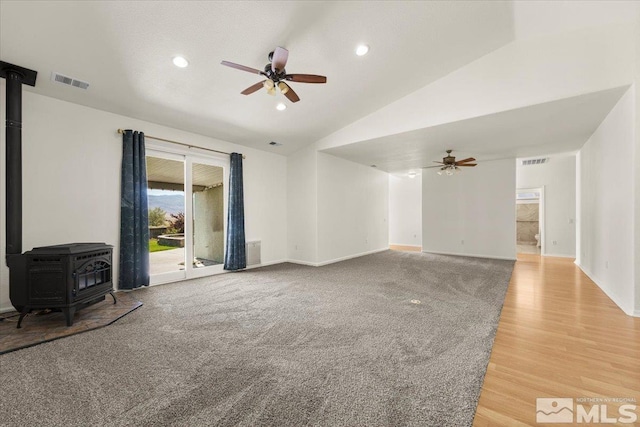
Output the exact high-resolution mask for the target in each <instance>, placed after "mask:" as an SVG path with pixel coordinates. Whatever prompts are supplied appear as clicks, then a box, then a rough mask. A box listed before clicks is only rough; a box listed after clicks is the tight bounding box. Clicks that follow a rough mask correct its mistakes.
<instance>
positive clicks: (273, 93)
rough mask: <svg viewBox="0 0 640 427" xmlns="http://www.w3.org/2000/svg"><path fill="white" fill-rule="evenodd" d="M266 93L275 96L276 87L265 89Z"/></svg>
mask: <svg viewBox="0 0 640 427" xmlns="http://www.w3.org/2000/svg"><path fill="white" fill-rule="evenodd" d="M267 93H268V94H269V95H271V96H276V88H275V87H271V88H269V89H267Z"/></svg>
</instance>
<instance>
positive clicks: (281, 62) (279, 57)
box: [271, 46, 289, 73]
mask: <svg viewBox="0 0 640 427" xmlns="http://www.w3.org/2000/svg"><path fill="white" fill-rule="evenodd" d="M288 58H289V51H288V50H287V49H285V48H283V47H279V46H278V47H277V48H276V50H274V51H273V58H272V59H271V69H272V70H273V72H274V73H278V72H282V70H284V67H285V65H287V59H288ZM276 70H277V71H276Z"/></svg>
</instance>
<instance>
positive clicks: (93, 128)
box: [0, 80, 287, 309]
mask: <svg viewBox="0 0 640 427" xmlns="http://www.w3.org/2000/svg"><path fill="white" fill-rule="evenodd" d="M4 88H5V86H4V80H2V83H0V90H1V91H2V93H0V98H1V99H3V100H4V99H5V92H4ZM1 104H2V106H1V107H0V108H2V114H1V115H2V124H3V126H2V136H1V137H0V138H1V140H2V146H3V147H4V137H5V132H4V101H3V102H2V103H1ZM118 128H124V129H136V130H141V131H144V132H145V133H147V134H149V135H156V136H159V137H163V138H168V139H173V140H177V141H182V142H189V143H193V144H194V145H199V146H203V147H209V148H214V149H218V150H223V151H238V152H242V153H244V154H245V155H246V156H247V158H246V160H245V161H244V165H243V166H244V185H245V187H244V188H245V220H246V235H247V240H262V261H263V263H269V262H275V261H282V260H285V259H286V256H287V254H286V242H287V240H286V233H287V228H286V227H287V222H286V221H287V210H286V203H287V200H286V167H287V165H286V158H285V157H283V156H279V155H275V154H270V153H267V152H263V151H259V150H254V149H250V148H247V147H243V146H238V145H235V144H231V143H228V142H225V141H220V140H216V139H213V138H208V137H204V136H201V135H196V134H193V133H189V132H184V131H180V130H176V129H172V128H168V127H165V126H160V125H157V124H153V123H149V122H145V121H141V120H135V119H131V118H128V117H124V116H120V115H116V114H111V113H107V112H104V111H100V110H95V109H91V108H87V107H83V106H80V105H77V104H71V103H68V102H64V101H59V100H56V99H53V98H48V97H44V96H41V95H36V94H34V93H31V92H27V91H24V95H23V133H22V134H23V138H22V142H23V144H22V146H23V177H24V180H23V191H24V194H23V212H24V216H23V221H24V228H23V250H29V249H31V248H33V247H35V246H43V245H50V244H56V243H66V242H76V241H77V242H88V241H97V242H106V243H109V244H112V245H114V246H116V248H115V250H114V264H115V265H116V272H115V277H118V275H117V265H118V250H117V246H118V240H119V214H120V208H119V206H120V198H119V197H120V196H119V194H120V161H121V155H122V154H121V150H122V143H121V141H122V136H121V135H118V134H117V133H116V130H117V129H118ZM1 151H2V152H4V149H3V150H1ZM2 165H3V171H4V153H3V158H2ZM1 175H2V176H1V177H0V188H2V200H5V197H4V187H5V176H4V172H3V173H2V174H1ZM2 206H3V208H2V218H1V219H2V224H1V225H2V238H0V247H1V249H0V257H1V258H2V260H1V261H0V280H1V281H0V309H6V308H8V307H10V301H9V280H8V279H9V277H8V269H7V267H6V264H5V233H4V221H5V214H4V203H3V204H2Z"/></svg>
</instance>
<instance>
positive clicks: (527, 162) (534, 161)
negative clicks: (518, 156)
mask: <svg viewBox="0 0 640 427" xmlns="http://www.w3.org/2000/svg"><path fill="white" fill-rule="evenodd" d="M548 161H549V158H548V157H543V158H540V159H527V160H522V166H530V165H542V164H544V163H547V162H548Z"/></svg>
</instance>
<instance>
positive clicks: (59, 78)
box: [51, 72, 89, 89]
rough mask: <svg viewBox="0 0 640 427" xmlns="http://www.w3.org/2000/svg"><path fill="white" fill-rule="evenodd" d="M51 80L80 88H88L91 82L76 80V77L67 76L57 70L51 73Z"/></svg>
mask: <svg viewBox="0 0 640 427" xmlns="http://www.w3.org/2000/svg"><path fill="white" fill-rule="evenodd" d="M51 81H54V82H58V83H62V84H65V85H69V86H73V87H78V88H80V89H87V88H88V87H89V83H87V82H83V81H82V80H76V79H74V78H71V77H68V76H65V75H64V74H60V73H55V72H53V73H51Z"/></svg>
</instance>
